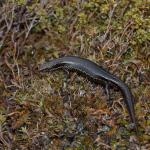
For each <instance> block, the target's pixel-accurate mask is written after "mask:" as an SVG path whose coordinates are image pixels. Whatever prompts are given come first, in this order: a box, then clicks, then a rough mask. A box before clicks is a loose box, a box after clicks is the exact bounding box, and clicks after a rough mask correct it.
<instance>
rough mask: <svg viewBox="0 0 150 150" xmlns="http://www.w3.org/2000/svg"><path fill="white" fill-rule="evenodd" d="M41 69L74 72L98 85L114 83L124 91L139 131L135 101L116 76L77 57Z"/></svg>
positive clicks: (53, 61)
mask: <svg viewBox="0 0 150 150" xmlns="http://www.w3.org/2000/svg"><path fill="white" fill-rule="evenodd" d="M39 69H40V71H51V70H57V69H65V70H72V71H75V72H78V73H80V74H82V75H84V76H85V77H88V78H89V79H91V80H92V81H94V82H96V83H100V82H101V80H105V81H108V82H112V83H114V84H115V85H117V86H118V87H119V88H120V89H121V91H122V94H123V97H124V101H125V103H126V105H127V109H128V112H129V115H130V118H131V122H132V123H133V124H134V127H135V129H136V131H137V124H136V119H135V110H134V100H133V96H132V93H131V92H130V90H129V88H128V86H127V85H126V84H125V83H124V82H123V81H121V80H120V79H118V78H117V77H116V76H114V75H112V74H111V73H109V72H108V71H106V70H104V69H103V68H101V67H100V66H98V65H97V64H96V63H94V62H92V61H90V60H87V59H84V58H80V57H77V56H66V57H62V58H58V59H55V60H52V61H50V62H46V63H44V64H42V65H41V66H40V68H39Z"/></svg>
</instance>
